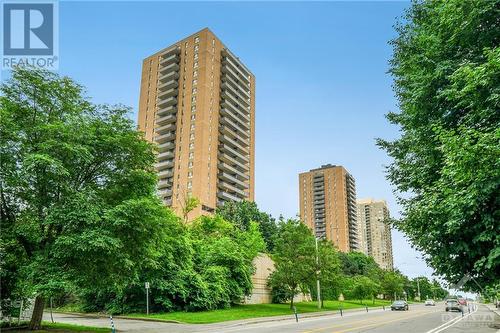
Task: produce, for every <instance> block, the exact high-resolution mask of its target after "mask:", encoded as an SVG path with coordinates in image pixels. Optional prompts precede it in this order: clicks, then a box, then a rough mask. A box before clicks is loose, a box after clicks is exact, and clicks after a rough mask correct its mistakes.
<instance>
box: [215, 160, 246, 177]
mask: <svg viewBox="0 0 500 333" xmlns="http://www.w3.org/2000/svg"><path fill="white" fill-rule="evenodd" d="M217 165H218V167H219V169H221V170H223V171H227V172H229V173H233V174H236V175H238V178H240V179H244V180H249V179H250V177H249V176H248V175H247V174H246V173H245V172H244V171H242V170H241V169H238V168H235V167H232V166H231V165H229V164H227V163H225V162H219V163H218V164H217Z"/></svg>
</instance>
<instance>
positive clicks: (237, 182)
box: [219, 172, 249, 190]
mask: <svg viewBox="0 0 500 333" xmlns="http://www.w3.org/2000/svg"><path fill="white" fill-rule="evenodd" d="M236 175H237V174H229V173H227V172H219V179H221V180H224V181H226V182H229V183H231V184H234V186H236V187H238V188H240V189H242V190H247V189H248V188H249V186H248V184H247V183H245V181H244V180H241V179H238V178H236V177H237V176H236Z"/></svg>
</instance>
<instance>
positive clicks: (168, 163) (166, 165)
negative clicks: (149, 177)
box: [155, 160, 174, 171]
mask: <svg viewBox="0 0 500 333" xmlns="http://www.w3.org/2000/svg"><path fill="white" fill-rule="evenodd" d="M155 166H156V170H158V171H163V170H167V169H172V168H173V167H174V162H173V161H172V160H165V161H161V162H158V163H156V165H155Z"/></svg>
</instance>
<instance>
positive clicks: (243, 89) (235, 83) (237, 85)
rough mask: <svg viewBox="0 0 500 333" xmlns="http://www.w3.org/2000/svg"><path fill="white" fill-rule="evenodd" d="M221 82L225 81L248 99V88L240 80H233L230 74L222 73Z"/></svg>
mask: <svg viewBox="0 0 500 333" xmlns="http://www.w3.org/2000/svg"><path fill="white" fill-rule="evenodd" d="M221 79H222V82H227V83H228V84H229V85H231V86H233V88H234V89H236V90H237V91H238V92H240V93H241V94H242V95H243V96H244V97H246V98H248V99H250V90H249V88H248V86H247V85H245V84H243V83H242V82H241V81H235V80H234V79H233V78H232V77H231V76H229V75H226V74H224V73H223V74H222V77H221Z"/></svg>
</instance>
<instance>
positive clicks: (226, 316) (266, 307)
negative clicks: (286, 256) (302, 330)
mask: <svg viewBox="0 0 500 333" xmlns="http://www.w3.org/2000/svg"><path fill="white" fill-rule="evenodd" d="M341 303H342V308H343V309H355V308H364V307H365V304H366V305H367V306H368V307H374V306H382V305H386V306H387V305H389V304H390V303H391V302H390V301H383V300H376V301H375V304H373V302H372V301H371V300H366V301H363V305H361V304H360V303H359V301H344V302H339V301H325V302H324V308H323V309H321V310H319V309H318V307H317V303H316V302H301V303H297V304H296V306H297V312H298V313H299V314H301V313H306V312H317V311H332V310H338V309H340V306H341ZM292 314H293V311H292V310H291V309H290V305H289V304H248V305H237V306H233V307H231V308H229V309H221V310H213V311H200V312H167V313H154V314H150V315H149V316H146V315H145V314H144V313H133V314H128V315H126V317H133V318H154V319H160V320H176V321H180V322H183V323H191V324H207V323H216V322H221V321H228V320H237V319H249V318H258V317H269V316H280V315H292Z"/></svg>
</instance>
